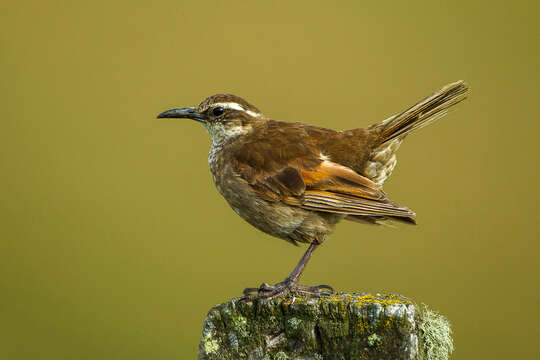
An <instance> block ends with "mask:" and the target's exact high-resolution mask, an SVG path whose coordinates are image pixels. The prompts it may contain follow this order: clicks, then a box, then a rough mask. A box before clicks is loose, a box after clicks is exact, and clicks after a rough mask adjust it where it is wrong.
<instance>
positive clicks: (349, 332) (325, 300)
mask: <svg viewBox="0 0 540 360" xmlns="http://www.w3.org/2000/svg"><path fill="white" fill-rule="evenodd" d="M450 333H451V330H450V327H449V324H448V322H447V321H446V319H445V318H444V317H443V316H441V315H439V314H436V313H434V312H433V311H431V310H429V309H427V307H425V306H424V307H423V308H422V309H420V308H419V307H418V306H417V305H416V304H415V303H414V302H412V301H411V300H409V299H407V298H405V297H403V296H398V295H380V294H377V295H374V296H373V295H368V294H335V295H331V296H323V297H321V298H303V297H298V296H288V297H285V298H278V299H274V300H266V301H259V300H257V301H253V302H251V301H242V300H239V299H233V300H231V301H229V302H227V303H224V304H221V305H218V306H216V307H214V308H212V309H211V310H210V311H209V313H208V316H207V317H206V320H205V321H204V326H203V332H202V338H201V342H200V345H199V359H208V360H214V359H216V360H217V359H220V360H222V359H250V360H258V359H261V360H262V359H264V360H272V359H276V360H278V359H279V360H285V359H393V360H395V359H424V360H435V359H441V360H444V359H448V357H449V354H450V353H451V352H452V350H453V346H452V339H451V337H450Z"/></svg>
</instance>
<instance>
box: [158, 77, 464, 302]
mask: <svg viewBox="0 0 540 360" xmlns="http://www.w3.org/2000/svg"><path fill="white" fill-rule="evenodd" d="M468 91H469V87H468V85H467V83H465V82H464V81H463V80H460V81H457V82H454V83H451V84H448V85H446V86H444V87H442V88H440V89H439V90H437V91H435V92H434V93H432V95H430V96H428V97H426V98H424V99H422V100H420V101H419V102H417V103H416V104H414V105H413V106H411V107H409V108H408V109H406V110H405V111H403V112H401V113H399V114H396V115H393V116H391V117H389V118H388V119H386V120H384V121H382V122H378V123H375V124H373V125H371V126H368V127H366V128H356V129H352V130H344V131H340V130H332V129H326V128H322V127H318V126H313V125H308V124H304V123H299V122H285V121H278V120H273V119H271V118H269V117H267V116H265V115H264V114H263V113H262V112H261V111H260V110H259V109H258V108H257V107H255V106H254V105H252V104H251V103H249V102H247V101H246V100H244V99H242V98H240V97H238V96H236V95H232V94H217V95H213V96H210V97H208V98H206V99H205V100H204V101H202V102H201V103H200V104H199V105H198V106H197V107H182V108H174V109H171V110H167V111H164V112H162V113H160V114H159V115H158V116H157V118H185V119H192V120H195V121H197V122H200V123H201V124H202V125H203V126H204V127H205V128H206V130H207V131H208V133H209V134H210V137H211V139H212V144H211V147H210V151H209V155H208V163H209V166H210V171H211V174H212V178H213V181H214V184H215V186H216V188H217V190H218V191H219V193H220V194H221V195H222V196H223V197H224V198H225V200H226V201H227V202H228V204H229V205H230V207H231V208H232V209H233V210H234V211H235V212H236V213H237V214H238V215H240V216H241V217H242V218H243V219H244V220H246V221H247V222H248V223H250V224H251V225H253V226H254V227H256V228H257V229H259V230H261V231H263V232H265V233H267V234H269V235H272V236H274V237H277V238H280V239H284V240H286V241H288V242H290V243H291V244H294V245H298V244H299V243H303V244H307V246H308V247H307V250H306V251H305V253H304V255H303V256H302V258H301V259H300V261H299V262H298V264H297V265H296V266H295V267H294V269H293V270H292V272H291V273H290V274H289V275H288V276H287V277H286V278H285V279H284V280H283V281H281V282H278V283H276V284H269V283H266V282H264V283H262V284H261V285H260V286H258V287H249V288H246V289H245V290H244V291H243V299H247V300H255V299H272V298H276V297H280V296H285V295H287V294H290V293H292V294H298V295H304V296H315V297H318V296H322V295H329V294H331V293H333V292H334V289H333V288H332V287H331V286H329V285H318V286H306V285H301V284H300V283H299V279H300V276H301V275H302V273H303V271H304V269H305V267H306V265H307V263H308V261H309V259H310V258H311V256H312V254H313V252H314V251H315V250H316V249H317V248H318V247H319V246H320V245H321V244H322V243H323V242H324V241H325V239H326V238H327V237H328V235H329V234H330V233H331V232H332V231H333V230H334V228H335V226H336V224H337V223H338V222H340V221H341V220H352V221H355V222H358V223H364V224H373V225H388V224H390V223H392V222H402V223H408V224H416V221H415V216H416V214H415V213H414V212H413V211H412V210H410V209H409V208H407V207H405V206H402V205H399V204H397V203H396V202H394V201H392V200H390V199H389V198H388V196H387V195H386V193H385V192H384V191H383V184H384V182H385V181H386V179H387V178H388V177H389V176H390V174H391V173H392V171H393V170H394V167H395V166H396V162H397V160H396V151H397V150H398V148H399V147H400V145H401V143H402V141H403V139H404V138H405V137H406V136H407V135H409V134H410V133H411V132H413V131H415V130H418V129H420V128H422V127H424V126H426V125H429V124H431V123H433V122H434V121H436V120H438V119H440V118H441V117H443V116H445V115H446V114H447V113H448V110H449V108H451V107H452V106H454V105H456V104H458V103H459V102H461V101H463V100H464V99H466V98H467V95H468Z"/></svg>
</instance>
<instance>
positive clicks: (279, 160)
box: [233, 128, 415, 218]
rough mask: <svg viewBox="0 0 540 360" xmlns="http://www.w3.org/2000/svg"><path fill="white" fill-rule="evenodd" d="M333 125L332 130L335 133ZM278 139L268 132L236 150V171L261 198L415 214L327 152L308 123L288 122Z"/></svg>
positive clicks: (348, 211) (326, 208)
mask: <svg viewBox="0 0 540 360" xmlns="http://www.w3.org/2000/svg"><path fill="white" fill-rule="evenodd" d="M328 131H329V133H328V136H333V135H334V134H335V132H332V131H331V130H328ZM267 139H272V142H270V141H268V140H267ZM277 139H279V137H276V134H268V133H265V136H261V137H258V138H257V139H253V141H251V142H247V143H245V144H243V145H242V146H241V147H239V148H237V149H236V151H235V155H234V156H233V161H234V167H235V170H236V172H237V173H238V174H239V175H240V176H241V177H242V178H243V179H244V180H246V181H247V182H248V183H249V184H250V185H251V186H252V187H253V189H254V191H255V192H256V193H257V194H258V195H259V196H260V197H261V198H263V199H265V200H267V201H282V202H284V203H286V204H289V205H293V206H299V207H302V208H304V209H308V210H314V211H322V212H330V213H338V214H344V215H357V216H382V217H385V216H386V217H406V218H412V217H414V215H415V214H414V213H413V212H412V211H410V210H409V209H407V208H405V207H402V206H399V205H398V204H396V203H394V202H392V201H390V200H389V199H388V198H387V197H386V194H385V193H384V192H383V191H382V190H381V189H380V187H379V186H378V185H377V184H376V183H374V182H373V181H371V180H369V179H368V178H366V177H364V176H362V175H360V174H358V173H357V172H355V171H354V170H352V169H350V168H348V167H346V166H343V165H340V164H338V163H335V162H332V161H331V159H328V158H327V157H326V156H324V155H323V154H321V150H320V147H319V146H317V144H316V143H314V142H313V140H312V138H311V137H310V136H309V135H308V134H307V133H306V132H305V131H304V130H303V129H302V128H298V129H297V128H288V129H286V132H284V135H283V137H282V139H280V140H277ZM276 140H277V143H276Z"/></svg>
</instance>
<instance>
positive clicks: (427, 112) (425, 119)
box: [378, 80, 469, 145]
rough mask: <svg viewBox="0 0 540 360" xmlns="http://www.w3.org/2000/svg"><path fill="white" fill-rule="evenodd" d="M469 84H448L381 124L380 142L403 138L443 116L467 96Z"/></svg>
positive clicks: (461, 81) (458, 82) (459, 82)
mask: <svg viewBox="0 0 540 360" xmlns="http://www.w3.org/2000/svg"><path fill="white" fill-rule="evenodd" d="M468 91H469V87H468V85H467V84H466V83H465V82H464V81H463V80H460V81H456V82H455V83H452V84H448V85H446V86H445V87H443V88H442V89H440V90H439V91H437V92H435V93H434V94H432V95H430V96H428V97H427V98H425V99H423V100H421V101H419V102H418V103H417V104H415V105H413V106H411V107H410V108H408V109H407V110H405V111H403V112H402V113H401V114H397V115H394V116H392V117H391V118H389V119H387V120H385V121H383V122H382V124H379V125H378V127H380V129H381V132H380V137H379V139H380V144H381V145H382V144H384V143H387V142H389V141H391V140H393V139H396V138H403V137H405V135H407V134H409V133H410V132H412V131H414V130H417V129H421V128H423V127H424V126H426V125H429V124H431V123H432V122H434V121H436V120H438V119H440V118H442V117H443V116H445V115H446V114H447V113H448V109H449V108H450V107H452V106H454V105H456V104H457V103H459V102H461V101H463V100H465V99H466V98H467V92H468Z"/></svg>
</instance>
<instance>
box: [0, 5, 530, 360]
mask: <svg viewBox="0 0 540 360" xmlns="http://www.w3.org/2000/svg"><path fill="white" fill-rule="evenodd" d="M531 4H533V2H525V1H517V2H512V3H510V2H500V1H499V2H480V1H472V2H471V1H452V2H450V1H448V2H437V1H422V2H356V1H349V2H329V1H320V2H318V1H301V2H285V1H283V2H268V1H267V2H262V1H261V2H239V1H238V2H236V1H213V2H201V1H192V2H183V1H178V0H174V1H154V2H149V1H141V2H138V1H114V2H80V3H76V2H68V1H64V2H59V1H58V2H50V1H39V2H38V1H35V2H10V3H5V4H3V5H1V6H0V8H1V9H0V10H1V11H0V19H1V22H0V24H1V25H0V26H1V28H0V39H1V56H0V66H1V74H2V81H1V82H0V96H1V99H2V100H1V106H0V118H1V127H0V144H1V145H0V146H1V151H0V159H1V163H0V165H1V169H0V171H1V175H2V177H1V179H2V181H1V187H0V196H1V199H2V201H1V202H0V216H1V219H2V222H1V227H0V231H1V240H0V241H1V242H0V292H1V293H0V319H1V321H0V358H2V359H55V360H60V359H130V360H133V359H184V358H186V359H193V358H195V356H196V352H197V345H198V341H199V337H200V331H201V326H202V322H203V319H204V317H205V315H206V312H207V310H208V309H209V308H210V307H211V306H213V305H215V304H217V303H220V302H223V301H226V300H228V299H230V298H232V297H234V296H238V295H240V294H241V290H242V289H243V288H244V287H246V286H255V285H258V284H260V283H261V282H263V281H265V282H277V281H279V280H281V279H282V278H283V277H284V276H285V275H286V274H287V273H288V272H289V271H290V270H291V269H292V267H293V266H294V264H295V263H296V261H297V260H298V259H299V258H300V256H301V254H302V252H303V251H304V248H295V247H293V246H291V245H290V244H288V243H286V242H284V241H282V240H278V239H274V238H271V237H270V236H268V235H266V234H263V233H261V232H259V231H258V230H256V229H254V228H252V227H251V226H250V225H248V224H247V223H245V222H244V221H243V220H242V219H240V218H239V217H238V216H237V215H236V214H235V213H234V212H233V211H231V210H230V209H229V207H228V205H227V204H226V202H225V201H224V200H223V199H222V198H221V197H220V196H219V194H218V193H217V191H216V190H215V188H214V186H213V184H212V181H211V177H210V174H209V170H208V165H207V152H208V148H209V137H208V135H207V133H206V131H205V130H204V129H203V128H202V127H201V126H200V125H199V124H197V123H195V122H191V121H189V120H156V119H155V116H156V115H157V114H158V113H159V112H161V111H163V110H166V109H168V108H171V107H177V106H194V105H197V104H198V103H199V102H200V101H201V100H203V99H204V98H205V97H207V96H209V95H212V94H214V93H218V92H231V93H234V94H237V95H240V96H242V97H245V98H246V99H247V100H248V101H251V102H253V103H254V104H255V105H256V106H258V107H259V108H260V109H261V110H262V111H263V112H264V113H265V114H267V115H269V116H271V117H273V118H275V119H281V120H289V121H302V122H309V123H312V124H316V125H320V126H325V127H332V128H336V129H347V128H354V127H363V126H367V125H369V124H371V123H373V122H376V121H380V120H382V119H385V118H386V117H388V116H390V115H392V114H394V113H396V112H399V111H401V110H403V109H404V108H405V107H407V106H409V105H412V104H413V103H414V102H415V101H417V100H419V99H421V98H423V97H424V96H426V95H428V94H430V93H431V92H432V91H434V90H436V89H437V88H439V87H441V86H442V85H444V84H446V83H448V82H452V81H455V80H459V79H465V80H467V81H468V82H469V83H470V85H471V88H472V91H471V95H470V97H469V99H468V100H467V101H465V102H464V103H462V104H460V105H459V106H458V108H457V110H456V111H453V112H452V113H451V114H450V115H449V116H447V117H446V118H444V119H443V120H442V121H440V122H438V123H436V124H435V125H433V126H430V127H428V128H425V129H423V130H422V131H420V132H418V133H416V134H414V135H412V136H410V137H409V138H407V140H406V141H405V143H404V144H403V145H402V148H401V149H400V153H399V156H398V158H399V163H398V166H397V168H396V171H395V172H394V174H393V176H392V178H391V179H390V180H389V181H388V182H387V183H386V185H385V190H386V192H387V193H388V194H389V196H390V197H391V198H392V199H393V200H395V201H397V202H399V203H402V204H404V205H407V206H409V207H410V208H411V209H413V210H415V211H416V212H417V214H418V223H419V225H418V226H416V227H412V226H405V225H399V226H398V227H397V228H396V229H391V228H382V227H369V226H363V225H360V224H356V223H350V222H344V223H342V224H340V225H339V226H338V228H337V230H336V232H335V233H334V234H333V235H332V236H331V237H329V239H328V240H327V241H326V243H325V244H324V246H322V247H321V249H320V250H319V251H317V252H316V253H315V255H314V258H313V259H312V262H311V263H310V265H309V266H308V268H307V271H306V273H305V276H304V278H303V280H304V282H305V283H307V284H320V283H329V284H331V285H333V286H334V287H335V288H336V289H338V290H341V291H352V290H357V291H370V292H374V293H375V292H390V293H400V294H404V295H406V296H409V297H411V298H413V299H415V300H416V301H417V302H424V303H427V304H429V305H430V306H431V307H432V308H434V309H436V310H438V311H440V312H441V313H443V314H445V315H446V316H447V317H448V318H449V319H450V321H451V322H452V324H453V330H454V337H455V347H456V351H455V353H454V357H453V358H454V359H480V358H489V359H508V358H518V357H519V358H533V357H535V356H538V353H539V352H540V350H539V348H538V336H539V330H538V329H539V327H538V324H539V322H540V308H539V306H538V302H539V301H540V289H539V281H538V275H539V266H538V251H539V248H540V244H539V242H538V238H539V231H538V222H539V220H540V219H539V217H538V210H539V207H538V201H539V200H540V199H539V194H538V176H539V163H538V160H539V156H538V154H539V150H538V146H539V145H538V131H539V129H540V125H539V123H540V120H539V118H538V117H539V112H540V107H539V105H538V104H539V100H538V97H539V91H538V86H539V83H540V82H539V80H540V79H539V73H540V72H539V68H538V65H539V64H540V56H539V55H540V49H539V45H538V43H539V42H538V39H539V27H538V25H537V22H538V19H537V14H538V12H539V10H540V9H539V6H538V5H534V8H533V7H532V6H533V5H531Z"/></svg>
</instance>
